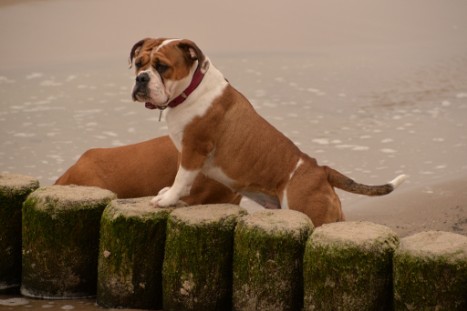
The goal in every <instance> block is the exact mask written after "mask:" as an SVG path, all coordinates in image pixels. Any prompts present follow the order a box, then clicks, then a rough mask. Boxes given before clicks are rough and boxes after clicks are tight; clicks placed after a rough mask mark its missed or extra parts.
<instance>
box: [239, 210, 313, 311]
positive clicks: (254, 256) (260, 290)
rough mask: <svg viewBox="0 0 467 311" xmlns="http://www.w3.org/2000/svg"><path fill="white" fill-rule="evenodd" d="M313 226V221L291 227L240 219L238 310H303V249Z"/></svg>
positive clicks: (271, 221)
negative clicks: (266, 226) (254, 222)
mask: <svg viewBox="0 0 467 311" xmlns="http://www.w3.org/2000/svg"><path fill="white" fill-rule="evenodd" d="M303 216H304V215H303ZM284 217H285V216H284ZM304 217H306V216H304ZM268 221H269V222H270V223H271V224H273V223H274V222H275V221H276V220H274V219H273V218H271V219H269V220H266V222H268ZM261 222H262V221H261ZM311 230H312V225H311V222H309V223H308V222H305V223H304V224H300V225H299V226H295V227H291V228H287V225H286V224H278V226H273V229H270V228H268V229H266V228H264V227H263V226H262V224H261V223H260V225H256V224H251V223H248V222H246V221H243V220H242V221H240V222H239V224H238V225H237V228H236V230H235V246H234V259H233V288H234V289H233V301H234V309H235V310H300V308H301V306H302V299H303V273H302V269H303V252H304V248H305V242H306V240H307V238H308V236H309V234H310V233H311Z"/></svg>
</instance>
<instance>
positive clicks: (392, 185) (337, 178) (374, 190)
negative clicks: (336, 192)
mask: <svg viewBox="0 0 467 311" xmlns="http://www.w3.org/2000/svg"><path fill="white" fill-rule="evenodd" d="M325 170H326V172H327V175H328V180H329V183H330V184H331V185H332V186H334V187H336V188H339V189H342V190H345V191H348V192H352V193H357V194H363V195H369V196H377V195H385V194H388V193H391V192H392V191H393V190H394V189H396V188H397V187H398V186H399V185H400V184H402V183H403V182H404V181H405V180H406V179H407V175H399V176H397V177H396V178H394V179H393V180H391V181H390V182H388V183H387V184H384V185H376V186H370V185H364V184H360V183H357V182H355V181H354V180H352V179H351V178H349V177H347V176H345V175H344V174H342V173H339V172H338V171H336V170H334V169H332V168H330V167H327V166H326V167H325Z"/></svg>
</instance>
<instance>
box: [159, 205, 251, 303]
mask: <svg viewBox="0 0 467 311" xmlns="http://www.w3.org/2000/svg"><path fill="white" fill-rule="evenodd" d="M211 208H212V209H211V211H212V212H213V213H212V214H211V213H209V212H208V213H206V211H203V209H205V207H204V206H200V207H193V208H186V209H178V210H176V212H174V213H173V214H172V215H171V216H170V217H169V220H168V225H167V242H166V255H165V260H164V267H163V288H164V310H229V309H230V305H231V286H232V285H231V284H232V250H233V236H234V228H235V225H236V222H237V218H238V217H239V216H240V215H242V214H243V213H244V212H243V211H242V210H240V209H239V208H238V207H233V206H229V205H218V206H217V207H216V206H214V207H211ZM213 208H215V210H213ZM196 209H198V210H199V212H200V213H203V212H204V213H206V214H207V216H206V217H204V218H203V217H201V218H200V219H197V221H198V222H196V221H194V217H191V216H190V213H193V214H192V215H194V214H196V213H197V211H198V210H196ZM229 209H230V212H228V211H229ZM222 210H225V211H226V212H228V213H227V214H225V215H224V216H222V215H220V214H218V212H219V211H222ZM208 211H209V210H208ZM184 212H186V213H187V214H186V215H184V214H183V213H184ZM210 215H211V216H212V218H210ZM198 216H199V214H198Z"/></svg>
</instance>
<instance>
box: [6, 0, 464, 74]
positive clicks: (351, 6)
mask: <svg viewBox="0 0 467 311" xmlns="http://www.w3.org/2000/svg"><path fill="white" fill-rule="evenodd" d="M18 3H19V4H18ZM466 12H467V1H465V0H449V1H441V0H410V1H407V0H378V1H375V0H353V1H349V0H293V1H291V0H289V1H271V0H254V1H251V0H236V1H220V0H196V1H173V0H171V1H156V0H135V1H122V0H80V1H76V0H35V1H25V0H23V1H21V0H15V1H9V0H2V1H1V2H0V38H1V41H2V43H1V44H0V56H1V57H0V70H1V68H14V66H16V64H19V63H21V64H23V65H27V64H37V63H43V62H50V61H54V60H55V61H70V60H72V61H74V60H86V59H89V58H93V59H98V58H101V57H120V58H121V57H122V56H123V55H124V56H125V57H127V54H128V51H129V50H130V48H131V45H132V44H133V43H134V42H136V41H137V40H139V39H140V38H143V37H146V36H152V37H162V36H168V37H184V38H189V39H193V40H194V41H196V42H197V43H198V44H199V45H200V46H202V47H203V49H204V50H208V51H209V53H211V54H212V53H239V52H247V53H249V52H262V53H264V52H297V51H313V50H315V49H321V48H326V47H331V48H336V47H337V48H338V47H340V46H342V47H347V46H354V45H360V46H364V45H380V46H384V45H395V44H400V45H410V44H411V43H412V42H416V43H422V44H424V43H426V44H428V45H429V44H438V45H443V44H445V45H450V44H451V43H452V42H456V40H462V39H459V38H462V37H463V38H464V39H463V40H464V43H465V40H467V39H465V38H467V35H466V34H467V18H466V16H465V13H466ZM451 45H452V44H451ZM452 48H455V46H454V45H453V46H452Z"/></svg>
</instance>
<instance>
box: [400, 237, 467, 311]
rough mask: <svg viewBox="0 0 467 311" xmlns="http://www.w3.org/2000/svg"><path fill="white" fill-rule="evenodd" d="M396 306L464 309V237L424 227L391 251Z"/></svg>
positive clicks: (466, 281)
mask: <svg viewBox="0 0 467 311" xmlns="http://www.w3.org/2000/svg"><path fill="white" fill-rule="evenodd" d="M394 300H395V309H396V310H467V237H466V236H464V235H460V234H455V233H450V232H442V231H427V232H421V233H417V234H415V235H412V236H409V237H406V238H403V239H401V245H400V248H399V249H398V250H397V251H396V253H395V255H394Z"/></svg>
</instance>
